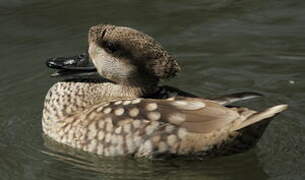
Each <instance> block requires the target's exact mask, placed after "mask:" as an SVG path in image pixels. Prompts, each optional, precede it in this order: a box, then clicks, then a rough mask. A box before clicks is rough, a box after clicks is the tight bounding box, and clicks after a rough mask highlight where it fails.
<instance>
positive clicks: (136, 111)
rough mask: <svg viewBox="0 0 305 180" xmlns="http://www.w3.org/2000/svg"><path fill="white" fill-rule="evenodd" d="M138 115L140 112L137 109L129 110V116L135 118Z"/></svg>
mask: <svg viewBox="0 0 305 180" xmlns="http://www.w3.org/2000/svg"><path fill="white" fill-rule="evenodd" d="M139 113H140V110H139V109H138V108H136V107H135V108H132V109H130V110H129V116H131V117H136V116H137V115H138V114H139Z"/></svg>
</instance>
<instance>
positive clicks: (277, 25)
mask: <svg viewBox="0 0 305 180" xmlns="http://www.w3.org/2000/svg"><path fill="white" fill-rule="evenodd" d="M304 8H305V2H304V1H302V0H282V1H276V0H273V1H271V0H244V1H239V0H204V1H200V0H192V1H182V0H177V1H161V0H155V1H146V2H143V1H127V0H119V1H100V0H92V1H77V0H73V1H72V0H65V1H64V0H54V1H42V0H28V1H23V0H12V1H9V0H2V1H1V2H0V24H1V28H0V39H1V41H0V49H1V50H0V53H1V66H0V70H1V71H0V72H1V73H0V128H1V130H0V179H1V180H2V179H3V180H7V179H16V180H17V179H18V180H19V179H31V180H35V179H39V180H40V179H90V180H93V179H94V180H95V179H213V180H214V179H215V180H221V179H226V180H230V179H232V180H233V179H234V180H238V179H241V180H242V179H248V180H250V179H253V180H254V179H255V180H256V179H272V180H273V179H285V180H286V179H293V180H295V179H305V168H304V167H305V158H304V154H305V146H304V145H305V132H304V128H305V119H304V118H305V112H304V106H305V92H304V91H305V79H304V76H305V34H304V29H305V11H304ZM98 23H112V24H117V25H127V26H131V27H134V28H137V29H139V30H142V31H144V32H146V33H148V34H150V35H152V36H153V37H155V38H156V39H157V40H158V41H160V42H161V43H162V44H163V46H164V47H165V48H166V49H168V50H169V51H170V52H171V53H172V54H174V55H175V56H176V57H177V59H178V61H179V63H180V64H181V66H182V67H183V72H182V73H181V74H180V76H179V77H177V78H176V79H174V80H171V81H168V82H164V83H166V84H170V85H173V86H176V87H178V88H181V89H184V90H187V91H189V92H193V93H196V94H198V95H201V96H205V97H211V96H216V95H221V94H226V93H231V92H239V91H256V92H261V93H263V94H265V96H266V97H265V98H263V99H258V100H254V101H251V102H247V103H245V104H243V105H246V106H249V107H252V108H256V109H263V108H265V107H268V106H271V105H275V104H279V103H288V104H289V106H290V108H289V110H288V111H286V112H285V113H282V114H281V115H280V116H278V117H277V118H275V119H274V121H273V122H272V124H271V125H270V126H269V127H268V129H267V131H266V133H265V134H264V136H263V138H262V139H261V140H260V142H259V144H258V146H257V147H256V148H254V149H253V150H251V151H249V152H247V153H243V154H238V155H233V156H228V157H220V158H216V159H211V160H202V161H199V160H166V161H149V160H140V159H132V158H102V159H101V158H98V157H96V156H94V155H88V154H81V153H79V152H73V151H72V150H69V149H68V150H66V149H65V148H56V145H55V146H53V145H48V144H47V141H44V139H43V137H42V134H41V132H42V131H41V111H42V104H43V101H44V96H45V94H46V92H47V90H48V88H49V87H50V86H51V85H52V84H53V83H54V82H56V79H51V78H50V77H49V74H50V71H49V70H48V69H47V68H46V67H45V65H44V61H45V59H46V58H48V57H51V56H61V55H73V54H78V53H80V52H83V51H85V49H86V43H87V41H86V38H87V30H88V28H89V27H90V26H92V25H95V24H98ZM59 149H60V150H62V152H59ZM67 152H68V153H67Z"/></svg>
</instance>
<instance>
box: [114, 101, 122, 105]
mask: <svg viewBox="0 0 305 180" xmlns="http://www.w3.org/2000/svg"><path fill="white" fill-rule="evenodd" d="M114 104H115V105H119V104H122V101H116V102H114Z"/></svg>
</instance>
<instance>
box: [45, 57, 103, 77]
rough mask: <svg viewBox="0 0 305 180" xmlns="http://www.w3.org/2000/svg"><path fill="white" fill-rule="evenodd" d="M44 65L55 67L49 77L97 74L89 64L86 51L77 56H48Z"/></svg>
mask: <svg viewBox="0 0 305 180" xmlns="http://www.w3.org/2000/svg"><path fill="white" fill-rule="evenodd" d="M46 65H47V67H49V68H51V69H56V72H55V73H53V74H51V77H88V76H98V73H97V70H96V68H95V67H94V66H93V64H91V62H90V60H89V56H88V54H87V53H83V54H81V55H77V56H69V57H55V58H49V59H48V60H47V61H46Z"/></svg>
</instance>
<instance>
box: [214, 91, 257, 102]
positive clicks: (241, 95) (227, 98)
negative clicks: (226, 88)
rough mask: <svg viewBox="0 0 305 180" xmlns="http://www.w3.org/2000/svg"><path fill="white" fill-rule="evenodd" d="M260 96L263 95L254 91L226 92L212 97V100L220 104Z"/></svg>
mask: <svg viewBox="0 0 305 180" xmlns="http://www.w3.org/2000/svg"><path fill="white" fill-rule="evenodd" d="M262 96H263V95H262V94H260V93H256V92H241V93H234V94H228V95H224V96H221V97H217V98H213V99H212V100H213V101H215V102H217V103H218V104H221V105H228V104H232V103H234V102H238V101H243V100H248V99H253V98H258V97H262Z"/></svg>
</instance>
